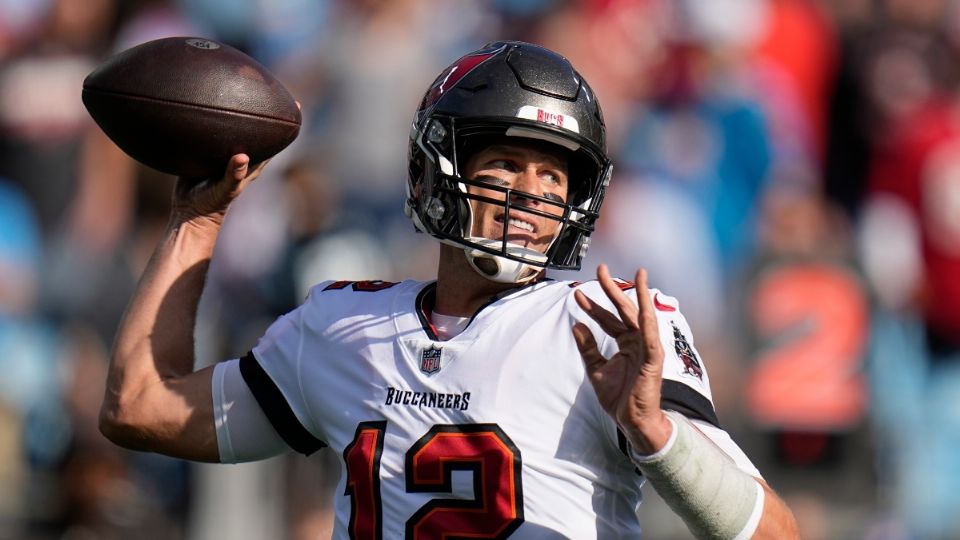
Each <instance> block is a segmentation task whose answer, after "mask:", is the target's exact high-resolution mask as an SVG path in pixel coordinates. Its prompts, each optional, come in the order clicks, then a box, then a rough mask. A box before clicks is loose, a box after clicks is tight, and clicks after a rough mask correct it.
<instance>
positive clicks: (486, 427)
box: [343, 421, 523, 540]
mask: <svg viewBox="0 0 960 540" xmlns="http://www.w3.org/2000/svg"><path fill="white" fill-rule="evenodd" d="M386 429H387V423H386V422H383V421H379V422H363V423H361V424H360V425H359V426H357V431H356V434H355V435H354V437H353V442H351V443H350V444H349V445H348V446H347V447H346V448H345V449H344V450H343V458H344V462H345V463H346V466H347V478H346V491H345V493H344V494H345V495H347V496H348V497H350V505H351V509H350V523H349V525H348V528H349V533H350V538H352V539H354V540H379V539H381V538H383V523H382V519H383V516H382V506H381V500H380V496H381V495H380V459H381V457H382V454H383V437H384V434H385V433H386ZM404 470H405V471H406V479H407V486H406V489H407V492H408V493H424V492H427V493H451V492H452V491H453V471H455V470H460V471H471V472H472V473H473V490H474V498H473V500H469V499H449V498H448V499H443V498H438V499H433V500H431V501H430V502H428V503H427V504H425V505H423V506H422V507H420V509H419V510H417V511H416V512H415V513H414V514H413V516H411V517H410V519H409V520H407V525H406V533H405V536H406V538H409V539H426V538H506V537H507V536H509V535H510V534H511V533H512V532H513V531H515V530H516V529H517V527H519V526H520V524H521V523H523V491H522V482H521V478H520V449H519V448H517V447H516V445H514V444H513V441H511V440H510V438H509V437H507V435H506V433H504V432H503V430H501V429H500V427H499V426H497V425H496V424H459V425H455V424H439V425H436V426H433V428H431V429H430V431H428V432H427V433H426V434H425V435H424V436H423V437H420V439H419V440H418V441H417V442H416V443H414V445H413V446H412V447H411V448H410V449H409V450H407V453H406V458H405V469H404Z"/></svg>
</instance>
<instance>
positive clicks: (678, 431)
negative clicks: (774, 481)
mask: <svg viewBox="0 0 960 540" xmlns="http://www.w3.org/2000/svg"><path fill="white" fill-rule="evenodd" d="M670 415H671V418H670V424H671V425H672V427H673V429H672V430H671V433H670V437H669V440H668V441H667V443H666V445H664V446H663V447H661V448H660V449H659V450H658V452H657V453H656V454H654V455H650V456H645V455H642V454H634V461H635V462H636V464H637V466H638V467H639V468H640V470H641V471H643V473H644V475H645V476H646V477H647V478H648V479H649V480H650V482H651V483H652V484H653V486H654V487H655V488H656V489H657V492H658V493H659V494H660V495H661V497H663V499H664V500H665V501H666V502H667V503H668V505H669V506H670V507H671V508H672V509H673V510H674V511H675V512H676V513H677V514H678V515H679V516H680V517H681V518H682V519H683V521H684V522H685V523H686V524H687V526H688V527H689V528H690V530H691V532H693V533H694V535H695V536H696V537H698V538H737V539H741V538H742V539H746V538H778V539H779V538H797V537H798V532H797V528H796V523H795V522H794V520H793V516H792V514H791V513H790V511H789V509H788V508H787V507H786V505H785V504H784V503H783V501H782V500H781V499H780V498H779V497H778V496H777V495H776V494H775V493H774V492H773V491H772V490H771V489H770V488H769V486H767V485H766V483H765V482H763V481H762V480H760V479H759V478H755V477H753V476H751V475H750V474H748V473H747V472H745V471H744V470H742V469H740V468H739V467H737V465H736V464H735V463H734V461H733V460H732V459H731V458H730V457H729V456H728V455H727V454H726V453H724V452H723V450H721V449H720V447H719V446H717V445H715V444H714V443H713V441H712V440H711V439H710V438H709V437H707V436H706V435H704V434H703V433H701V432H700V431H699V430H698V429H697V428H696V427H695V426H693V424H692V423H690V422H689V421H687V420H686V419H685V418H683V417H682V415H680V414H679V413H670ZM632 444H633V443H632Z"/></svg>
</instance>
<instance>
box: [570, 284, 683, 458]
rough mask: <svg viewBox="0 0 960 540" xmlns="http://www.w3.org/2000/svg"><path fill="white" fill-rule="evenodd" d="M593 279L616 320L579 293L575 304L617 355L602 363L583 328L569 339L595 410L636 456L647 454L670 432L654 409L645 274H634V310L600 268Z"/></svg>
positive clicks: (654, 342)
mask: <svg viewBox="0 0 960 540" xmlns="http://www.w3.org/2000/svg"><path fill="white" fill-rule="evenodd" d="M597 278H598V280H599V282H600V286H601V288H602V289H603V292H604V294H606V296H607V298H608V299H609V300H610V302H611V303H612V304H613V306H614V308H615V309H616V311H617V314H614V313H612V312H610V311H608V310H607V309H605V308H603V307H602V306H600V305H599V304H597V303H596V302H595V301H593V300H592V299H590V298H589V297H587V296H586V295H585V294H583V293H582V292H580V291H576V293H575V296H576V299H577V303H578V304H579V305H580V307H581V308H582V309H583V310H584V311H585V312H586V313H587V314H588V315H589V316H590V317H591V318H592V319H593V320H594V321H596V323H597V324H598V325H599V326H600V328H601V329H602V330H603V331H604V332H605V333H606V334H607V335H609V336H610V337H612V338H613V339H615V340H616V342H617V345H618V347H619V351H618V352H617V353H616V354H615V355H614V356H613V357H611V358H609V359H607V358H605V357H604V356H603V355H602V353H601V352H600V351H599V349H598V347H597V341H596V339H595V338H594V336H593V335H592V334H591V332H590V330H589V328H588V327H587V326H586V325H584V324H582V323H577V324H576V325H575V326H574V328H573V334H574V339H575V340H576V342H577V347H578V349H579V351H580V355H581V357H582V358H583V362H584V366H585V368H586V371H587V377H588V378H589V379H590V383H591V384H592V385H593V388H594V390H595V391H596V394H597V398H598V399H599V400H600V404H601V406H603V408H604V410H606V411H607V413H608V414H609V415H610V416H611V417H612V418H613V419H614V420H615V421H616V422H617V424H618V425H619V426H620V428H621V429H622V430H623V431H624V434H625V435H626V436H627V437H628V439H629V440H630V442H631V444H633V445H634V448H635V449H636V450H637V451H638V452H641V453H653V452H655V451H656V450H657V449H659V448H660V447H662V446H663V444H664V443H666V440H667V438H668V437H669V434H670V428H669V427H666V426H669V421H667V420H666V417H665V416H664V414H663V411H662V410H661V409H660V386H661V383H662V380H663V374H662V373H663V359H664V353H663V348H662V346H661V344H660V333H659V329H658V327H657V316H656V312H655V311H654V307H653V303H652V301H651V300H650V293H649V291H648V289H647V273H646V271H645V270H643V269H641V270H639V271H638V272H637V275H636V280H637V286H636V289H635V292H636V295H637V304H636V305H634V303H633V302H631V301H630V299H629V298H628V297H627V295H626V293H624V291H623V290H621V288H620V287H619V285H618V284H617V282H616V281H614V280H613V278H611V277H610V273H609V271H608V269H607V267H606V266H605V265H601V266H600V267H599V268H598V269H597ZM664 429H666V432H665V433H664Z"/></svg>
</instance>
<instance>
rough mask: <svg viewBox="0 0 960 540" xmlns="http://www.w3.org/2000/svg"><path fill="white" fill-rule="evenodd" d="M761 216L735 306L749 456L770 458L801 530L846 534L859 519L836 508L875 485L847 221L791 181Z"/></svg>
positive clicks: (860, 296) (864, 337)
mask: <svg viewBox="0 0 960 540" xmlns="http://www.w3.org/2000/svg"><path fill="white" fill-rule="evenodd" d="M762 216H763V219H762V226H761V239H762V241H761V250H760V252H759V253H758V258H757V260H756V261H755V264H754V266H753V268H752V271H751V272H750V273H749V274H748V276H749V278H748V280H747V282H746V285H745V288H744V290H743V305H742V306H741V307H742V310H743V314H744V329H743V330H744V332H743V335H744V337H746V338H747V342H746V351H745V352H746V355H745V359H746V360H747V363H746V365H745V368H746V373H745V378H744V383H743V402H742V406H743V413H744V414H745V417H746V420H747V421H748V422H749V424H748V425H749V426H750V430H749V432H750V433H751V436H750V437H749V439H750V440H754V441H755V442H754V444H755V445H757V446H758V447H760V448H762V449H763V450H765V451H759V452H757V453H756V454H755V455H756V456H757V458H756V459H758V460H762V462H764V463H769V464H773V465H775V466H773V467H772V468H771V472H770V473H769V475H768V481H770V482H771V483H772V484H773V485H777V486H782V489H783V493H784V497H785V500H787V501H788V503H789V504H791V507H792V508H793V509H794V512H795V513H796V515H797V522H798V523H800V526H801V533H802V536H803V538H808V539H824V540H826V539H830V538H852V537H854V535H856V534H862V532H863V528H862V526H851V525H849V524H844V523H843V520H842V519H841V516H842V515H844V514H849V513H856V512H858V511H861V510H860V508H861V504H862V503H861V502H857V503H852V504H851V502H850V501H851V500H856V499H857V498H858V497H860V498H863V497H864V496H869V495H868V494H873V493H875V486H874V483H873V474H874V469H873V467H872V466H871V463H872V462H871V461H870V460H869V459H865V456H866V455H868V449H869V444H870V438H869V437H868V431H867V428H868V427H869V424H868V423H867V422H866V419H867V416H866V415H867V412H868V405H869V400H868V395H869V394H868V387H867V380H866V376H865V369H864V362H865V360H866V358H867V352H868V345H869V339H870V333H869V332H870V301H869V297H868V292H867V287H866V284H865V282H864V280H863V278H862V277H861V275H860V273H859V271H858V270H857V268H856V265H855V263H854V259H853V254H854V252H853V249H852V243H851V238H850V233H849V229H850V226H849V225H848V224H847V223H846V221H845V220H844V217H843V214H842V213H841V212H840V211H839V210H838V209H836V208H834V207H832V206H830V205H829V204H828V203H827V202H826V201H825V200H824V199H823V198H822V197H820V195H819V194H818V193H817V192H815V191H813V190H811V189H809V188H806V187H799V186H798V185H797V184H796V183H791V182H785V183H779V184H776V185H775V186H774V187H773V188H772V189H771V190H770V191H768V193H767V196H766V197H765V199H764V205H763V214H762ZM881 399H884V398H881ZM760 448H758V450H759V449H760ZM861 519H863V518H861Z"/></svg>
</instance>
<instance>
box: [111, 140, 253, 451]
mask: <svg viewBox="0 0 960 540" xmlns="http://www.w3.org/2000/svg"><path fill="white" fill-rule="evenodd" d="M249 162H250V159H249V158H248V157H247V156H246V155H244V154H238V155H236V156H233V157H232V158H231V159H230V162H229V164H228V165H227V169H226V172H225V173H224V176H223V178H221V179H219V180H205V181H202V182H196V181H189V180H184V179H179V180H178V181H177V184H176V188H175V192H174V197H173V209H172V211H171V215H170V222H169V224H168V226H167V228H166V230H165V231H164V234H163V238H162V239H161V240H160V243H159V244H158V245H157V247H156V250H155V251H154V253H153V256H152V257H151V259H150V262H149V263H148V264H147V267H146V269H145V270H144V273H143V276H142V277H141V278H140V283H139V285H138V286H137V290H136V292H135V293H134V295H133V298H132V299H131V300H130V304H129V305H128V306H127V310H126V313H124V316H123V319H122V321H121V322H120V327H119V329H118V330H117V335H116V338H115V342H114V345H113V351H112V354H111V358H110V366H109V371H108V374H107V387H106V392H105V395H104V399H103V405H102V406H101V409H100V431H101V432H102V433H103V434H104V435H105V436H106V437H107V438H108V439H110V440H111V441H113V442H114V443H116V444H118V445H120V446H124V447H126V448H130V449H133V450H143V451H151V452H158V453H162V454H167V455H170V456H174V457H180V458H184V459H191V460H197V461H210V462H215V461H218V458H219V455H218V451H217V438H216V431H215V429H214V424H213V399H212V396H211V374H212V372H213V369H212V368H207V369H203V370H200V371H194V341H193V338H194V323H195V322H196V314H197V305H198V303H199V301H200V294H201V293H202V292H203V285H204V280H205V279H206V275H207V269H208V267H209V265H210V258H211V256H212V253H213V247H214V244H215V243H216V240H217V236H218V234H219V232H220V227H221V226H222V224H223V219H224V217H225V215H226V212H227V208H228V207H229V205H230V203H231V202H232V201H233V200H234V199H236V197H237V196H238V195H239V194H240V193H241V192H242V191H243V189H244V188H245V187H246V186H247V185H249V183H250V182H252V181H253V180H254V179H255V178H256V177H257V176H258V175H259V174H260V171H261V170H262V168H263V165H264V164H260V165H258V166H257V167H255V168H252V169H251V167H250V163H249Z"/></svg>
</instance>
